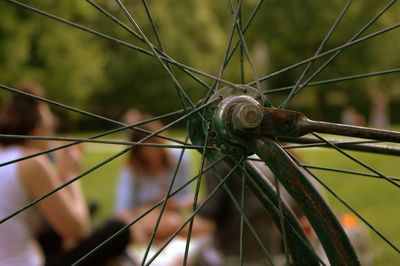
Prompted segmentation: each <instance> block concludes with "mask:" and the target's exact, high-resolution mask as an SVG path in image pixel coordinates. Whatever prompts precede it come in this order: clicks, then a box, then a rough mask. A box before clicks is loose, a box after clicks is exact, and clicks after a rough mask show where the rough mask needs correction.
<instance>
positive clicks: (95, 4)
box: [86, 0, 211, 91]
mask: <svg viewBox="0 0 400 266" xmlns="http://www.w3.org/2000/svg"><path fill="white" fill-rule="evenodd" d="M86 2H88V3H89V4H91V5H92V6H93V7H95V8H96V9H97V10H98V11H99V12H101V13H102V14H104V15H105V16H106V17H108V18H109V19H111V20H112V21H113V22H115V23H116V24H117V25H119V26H120V27H122V28H123V29H125V30H126V31H128V32H129V33H130V34H132V35H133V36H135V37H136V38H137V39H139V40H140V41H142V42H144V40H143V39H142V37H141V36H140V35H139V34H137V33H136V32H135V31H134V30H132V29H131V28H130V27H129V26H127V25H126V24H125V23H123V22H122V21H121V20H119V19H118V18H116V17H115V16H113V15H112V14H111V13H110V12H108V11H107V10H105V9H104V8H103V7H101V6H100V5H98V4H97V3H95V2H94V1H93V0H86ZM154 49H155V50H156V51H157V53H159V54H160V55H162V56H163V57H165V58H168V59H170V60H173V59H172V58H171V57H170V56H168V55H167V54H166V53H163V52H162V51H161V50H160V49H159V48H157V47H154ZM180 69H182V71H183V72H185V73H186V74H188V75H189V76H190V77H191V78H193V79H194V80H195V81H197V82H198V83H199V84H201V85H202V86H203V87H204V88H205V89H207V91H208V90H210V89H211V88H210V87H209V86H208V85H207V84H206V83H205V82H204V81H203V80H201V79H199V78H198V77H196V76H195V75H194V74H193V73H192V72H190V71H188V70H187V69H185V68H180Z"/></svg>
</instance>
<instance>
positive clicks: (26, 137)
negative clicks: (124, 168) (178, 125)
mask: <svg viewBox="0 0 400 266" xmlns="http://www.w3.org/2000/svg"><path fill="white" fill-rule="evenodd" d="M0 138H8V139H24V140H52V141H63V142H64V141H68V142H70V141H74V142H79V143H85V142H86V143H98V144H112V145H123V146H129V145H135V146H136V145H137V146H145V147H158V148H172V149H215V147H205V146H200V145H191V144H184V145H174V144H160V143H148V142H146V143H141V142H133V141H123V140H102V139H90V138H76V137H57V136H29V135H11V134H0Z"/></svg>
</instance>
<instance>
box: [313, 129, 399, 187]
mask: <svg viewBox="0 0 400 266" xmlns="http://www.w3.org/2000/svg"><path fill="white" fill-rule="evenodd" d="M313 135H314V136H315V137H317V138H318V139H320V140H321V141H323V142H325V143H326V144H329V146H331V147H332V148H334V149H335V150H337V151H338V152H340V153H341V154H343V155H344V156H346V157H347V158H349V159H350V160H352V161H353V162H355V163H357V164H359V165H361V166H362V167H364V168H365V169H367V170H369V171H371V172H373V173H374V174H376V175H378V176H380V177H381V178H383V179H385V180H387V181H388V182H389V183H391V184H393V185H394V186H396V187H397V188H400V184H397V183H396V182H394V181H393V180H391V179H390V178H388V177H387V176H385V175H383V174H381V173H380V172H378V171H377V170H375V169H373V168H372V167H370V166H369V165H367V164H365V163H363V162H362V161H360V160H359V159H357V158H355V157H354V156H352V155H350V154H348V153H347V152H345V151H344V150H343V149H341V148H340V147H338V146H337V145H336V144H334V143H332V142H330V141H329V140H327V139H325V138H323V137H321V136H320V135H318V134H316V133H313Z"/></svg>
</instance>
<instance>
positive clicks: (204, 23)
mask: <svg viewBox="0 0 400 266" xmlns="http://www.w3.org/2000/svg"><path fill="white" fill-rule="evenodd" d="M24 2H26V3H29V4H32V5H34V6H37V7H38V8H40V9H42V10H45V11H48V12H49V13H52V14H55V15H57V16H60V17H62V18H65V19H68V20H70V21H73V22H75V23H78V24H80V25H83V26H86V27H89V28H91V29H94V30H96V31H99V32H101V33H104V34H107V35H110V36H113V37H115V38H118V39H121V40H124V41H126V42H128V43H132V44H134V45H137V46H139V47H142V48H146V46H145V45H144V44H143V43H141V42H140V41H138V40H137V39H135V37H134V36H132V35H130V34H129V33H128V32H126V31H125V30H124V29H122V28H121V27H119V26H118V25H116V24H115V23H114V22H112V21H111V20H110V19H108V18H107V17H105V16H104V15H103V14H101V13H99V11H98V10H96V9H95V8H94V7H93V6H91V5H90V4H89V3H87V2H86V1H64V0H62V1H51V0H42V1H40V2H38V1H24ZM96 2H97V3H98V4H100V5H101V6H103V7H104V8H106V9H107V10H108V11H110V12H111V13H112V14H113V15H115V16H116V17H118V18H120V19H121V20H122V21H124V22H125V23H126V24H128V25H129V21H127V20H126V18H125V17H124V16H123V15H122V14H121V11H120V10H119V9H118V6H117V5H116V4H115V2H114V1H112V0H99V1H96ZM258 2H259V1H257V0H246V1H244V2H243V14H242V16H243V21H244V22H243V23H245V22H246V21H247V18H248V17H249V16H250V14H251V12H252V11H253V9H254V8H255V7H256V5H257V4H258ZM346 2H347V1H342V0H341V1H318V0H303V1H293V0H281V1H278V0H269V1H264V3H263V4H262V5H261V8H260V10H259V11H258V13H257V15H256V17H255V19H254V21H253V23H252V25H251V26H250V27H249V30H248V31H247V32H246V34H245V37H246V41H247V45H248V48H249V50H250V53H251V54H252V56H253V61H254V64H255V67H256V69H257V73H258V76H260V77H261V76H265V75H267V74H269V73H273V72H274V71H277V70H280V69H282V68H284V67H287V66H290V65H292V64H294V63H296V62H299V61H301V60H304V59H307V58H309V57H311V56H312V55H313V54H314V53H315V51H316V50H317V48H318V46H319V44H320V43H321V41H322V39H323V38H324V36H325V34H326V32H327V31H328V30H329V28H330V27H331V25H332V24H333V22H334V21H335V19H336V18H337V16H338V14H339V13H340V10H341V9H342V8H343V6H344V5H345V4H346ZM126 3H127V7H128V8H129V9H130V10H131V11H133V16H134V17H135V19H136V20H137V22H138V24H139V25H140V26H141V28H142V30H143V32H144V33H145V34H146V35H147V36H148V38H149V39H150V41H151V42H152V43H157V39H156V38H155V36H154V34H153V32H152V29H151V26H150V24H149V22H148V18H147V16H146V12H145V10H144V8H143V5H142V2H141V1H139V0H134V1H126ZM148 4H149V6H150V9H151V11H152V15H153V18H154V20H155V23H156V25H157V29H158V32H159V34H160V37H161V39H162V42H163V45H164V48H165V50H166V52H167V54H168V55H170V56H171V57H172V58H174V59H176V60H177V61H179V62H182V63H184V64H186V65H189V66H191V67H194V68H197V69H200V70H202V71H204V72H207V73H210V74H212V75H217V74H218V71H219V68H220V65H221V62H222V60H223V56H224V52H225V49H226V43H227V40H228V37H229V34H230V31H231V27H232V14H231V10H230V7H229V4H228V1H213V0H186V1H184V3H182V1H178V0H163V1H157V0H152V1H148ZM386 4H387V2H386V1H374V0H364V1H354V3H353V4H352V6H351V8H350V9H349V11H348V12H347V14H346V15H345V16H344V18H343V20H342V22H341V23H340V25H339V27H338V28H337V30H336V31H335V32H334V34H333V35H332V37H331V38H330V39H329V41H328V43H327V45H326V48H325V50H329V49H332V48H335V47H337V46H340V45H342V44H344V43H345V42H347V41H348V40H349V39H350V38H351V37H352V36H353V35H354V34H355V33H356V32H358V31H359V29H361V28H362V27H363V26H364V25H365V24H366V23H367V22H368V21H369V20H370V19H371V18H372V17H373V16H375V15H376V14H377V13H378V12H379V11H380V10H381V9H382V8H383V7H384V6H385V5H386ZM399 22H400V5H399V4H397V5H394V6H393V7H392V8H391V9H390V10H389V11H388V12H386V13H385V14H384V15H383V16H382V17H381V18H380V19H379V20H378V21H376V22H375V23H374V24H373V25H372V26H371V27H370V28H369V29H368V30H367V31H366V32H365V33H364V34H363V35H362V36H366V35H368V34H370V33H373V32H375V31H378V30H381V29H383V28H385V27H389V26H392V25H394V24H396V23H399ZM234 40H237V37H235V38H234ZM399 47H400V37H399V32H398V30H397V31H396V30H395V31H391V32H388V33H385V34H382V35H380V36H378V37H375V38H372V39H370V40H367V41H365V42H362V43H360V44H357V45H354V46H352V47H349V48H348V49H346V50H345V51H344V52H343V53H342V54H341V55H340V56H339V57H338V58H337V59H336V60H334V62H333V63H331V64H330V65H329V66H328V67H327V68H326V69H325V70H324V71H323V72H322V73H321V74H320V75H318V77H316V79H315V80H314V81H323V80H329V79H335V78H341V77H346V76H352V75H357V74H364V73H371V72H376V71H384V70H391V69H396V68H397V71H394V72H397V73H398V72H399V66H400V56H399ZM239 61H240V60H239V56H238V54H235V56H234V57H233V59H232V61H231V63H230V64H229V66H228V67H227V69H226V71H225V73H224V76H223V78H224V79H226V80H229V81H232V82H236V83H238V82H240V71H239V69H240V68H239ZM324 62H325V61H324V60H318V61H316V62H315V63H314V64H313V67H312V69H311V71H310V73H312V72H313V71H315V70H317V69H318V67H320V66H321V65H322V64H323V63H324ZM303 69H304V68H302V67H300V68H297V69H294V70H292V71H288V72H285V73H284V74H281V75H278V76H276V77H274V78H272V79H269V80H268V81H267V82H263V83H262V86H263V88H264V89H265V90H270V89H276V88H281V87H285V86H291V85H293V84H295V83H296V81H297V79H298V77H299V76H300V75H301V73H302V71H303ZM174 73H175V74H176V77H177V79H178V80H179V82H180V83H181V84H182V87H183V88H184V89H185V91H186V92H187V93H188V95H189V96H190V97H191V98H192V99H193V102H197V101H198V100H200V99H201V98H203V97H204V95H205V91H204V89H203V88H201V86H200V85H198V83H196V82H193V80H192V79H191V78H190V77H188V76H187V75H186V74H185V73H183V72H182V71H180V70H178V69H176V71H174ZM203 79H204V78H203ZM25 80H27V81H35V82H38V83H40V84H42V85H43V86H44V87H45V88H46V92H47V95H48V98H50V99H52V100H55V101H58V102H62V103H65V104H68V105H72V106H75V107H79V108H80V109H83V110H87V111H89V112H93V113H96V114H99V115H102V116H106V117H109V118H112V119H117V120H120V118H121V116H122V114H123V113H124V112H125V111H126V110H127V109H128V108H130V107H135V108H137V109H139V110H140V111H141V112H144V113H149V114H152V115H159V114H163V113H167V112H171V111H175V110H177V109H179V108H181V104H180V102H179V98H178V97H177V95H176V91H175V89H174V87H173V84H172V82H171V80H170V78H169V77H168V76H167V75H166V74H165V73H164V71H163V69H162V68H161V67H160V65H159V63H158V62H157V61H156V60H155V59H152V58H150V57H149V56H147V55H143V54H141V53H138V52H135V51H132V50H130V49H129V48H127V47H123V46H120V45H117V44H114V43H111V42H108V41H106V40H102V39H101V38H99V37H96V36H93V35H91V34H89V33H87V32H83V31H80V30H78V29H75V28H72V27H68V26H66V25H63V24H60V23H58V22H55V21H53V20H51V19H49V18H45V17H42V16H40V15H38V14H34V13H33V12H29V11H26V10H24V9H22V8H18V7H16V6H14V5H12V4H9V3H6V2H5V1H1V2H0V81H1V83H2V84H6V85H10V86H12V85H14V84H16V83H18V82H21V81H25ZM204 80H205V81H206V83H208V84H210V83H211V81H210V80H206V79H204ZM245 80H246V82H251V81H253V78H252V72H251V69H250V67H249V66H248V65H246V66H245ZM0 93H1V95H2V97H1V101H4V99H5V98H7V97H8V94H9V93H8V92H3V91H0ZM285 96H287V92H281V93H274V94H271V95H270V97H271V99H272V102H273V103H274V104H276V105H277V104H279V103H280V102H281V101H282V100H283V99H284V98H285ZM166 99H168V100H166ZM289 108H290V109H295V110H299V111H302V112H304V113H305V114H306V115H307V116H309V117H310V118H312V119H319V120H325V121H333V122H340V121H344V120H345V121H348V120H346V110H347V113H350V117H351V118H350V120H351V119H353V120H351V121H353V122H352V123H354V124H359V125H371V126H375V127H381V128H394V129H396V128H397V129H398V128H399V125H400V78H399V75H398V74H396V73H392V74H388V75H384V76H377V77H369V78H363V79H356V80H351V81H344V82H336V83H330V84H326V85H320V86H310V87H307V88H305V89H304V90H303V91H302V92H301V93H300V94H299V95H297V96H296V97H295V98H294V99H293V100H292V101H291V103H290V104H289ZM349 108H350V111H349ZM351 110H353V111H351ZM54 112H56V113H57V115H58V117H59V119H60V121H62V123H60V134H64V135H65V134H71V135H74V136H90V135H91V134H92V133H93V132H100V131H105V130H107V129H110V128H112V127H113V125H112V124H110V123H106V122H104V121H101V120H96V119H92V118H88V117H85V116H82V115H79V114H76V113H73V112H68V111H65V110H63V109H60V108H54ZM352 112H355V113H356V118H354V117H355V116H354V114H353V115H352V114H351V113H352ZM348 116H349V115H348ZM355 119H356V120H355ZM357 119H358V120H357ZM354 121H356V122H354ZM164 122H166V121H164ZM184 128H185V124H184V123H182V124H180V125H179V127H176V128H174V130H173V131H172V132H171V134H172V135H175V136H178V137H183V135H184ZM121 137H123V136H121ZM117 149H118V147H117V148H115V149H114V148H112V147H109V146H107V145H106V146H102V145H87V148H86V157H85V166H87V167H89V166H91V165H94V164H96V162H99V161H100V160H101V159H105V158H107V156H110V155H111V154H112V153H113V152H114V150H115V151H116V150H117ZM303 154H304V158H305V159H306V160H307V162H309V163H314V164H320V165H325V166H326V165H329V166H331V167H340V168H350V169H355V170H357V169H359V166H356V165H354V163H352V162H348V161H347V160H346V159H344V158H342V157H340V156H338V155H337V153H335V152H333V151H326V150H322V149H314V150H310V151H307V152H304V153H303ZM354 154H356V155H357V156H362V157H361V158H362V159H363V160H364V161H366V162H369V163H371V164H372V165H373V166H374V167H377V168H380V169H382V171H384V173H385V174H387V175H396V174H398V172H399V170H400V169H398V167H397V168H395V167H394V166H396V165H399V160H398V158H393V157H387V156H386V157H385V156H380V157H379V158H378V159H377V157H378V156H372V155H365V154H363V155H360V154H358V153H354ZM332 158H334V159H332ZM120 164H121V162H120V161H118V160H117V161H115V162H112V163H111V164H109V165H107V166H106V167H104V169H103V171H100V172H98V173H94V174H91V175H90V176H88V177H87V178H85V181H84V184H85V188H86V190H85V191H86V193H87V195H88V197H89V198H93V199H95V200H97V201H100V202H101V204H102V209H101V213H102V214H101V215H106V214H107V213H110V212H111V208H112V199H113V197H114V194H113V193H114V190H111V189H109V188H110V187H114V186H115V180H116V175H115V172H116V171H117V170H116V169H118V167H119V165H120ZM193 173H196V170H195V169H193ZM318 173H319V174H320V175H322V174H323V176H324V178H325V179H326V182H327V183H328V184H330V185H331V186H333V187H335V188H336V189H337V191H338V193H339V194H341V195H343V197H344V198H347V199H348V200H349V202H351V203H353V204H354V206H355V207H356V208H357V209H358V210H359V211H360V212H361V213H362V214H363V215H365V216H366V218H367V219H368V220H370V221H371V223H372V224H375V225H377V227H378V228H379V229H381V230H382V231H383V232H384V233H385V234H386V235H388V236H389V237H390V238H391V239H392V240H393V241H394V243H397V244H399V243H400V231H399V230H398V229H399V222H398V221H399V218H400V209H399V206H398V202H399V201H398V200H399V197H398V191H396V190H395V188H393V187H390V185H386V184H382V182H381V181H370V182H364V180H365V179H363V178H358V177H351V176H350V177H351V178H346V177H337V174H326V172H318ZM335 177H336V178H335ZM325 179H324V180H325ZM371 193H373V195H374V197H373V198H371V197H368V196H369V195H371ZM363 196H364V197H363ZM332 204H333V205H334V206H336V208H337V209H343V208H342V207H341V205H340V204H339V203H337V202H335V201H334V200H332ZM343 210H344V209H343ZM373 239H374V252H375V254H376V256H375V257H376V263H377V265H396V261H397V262H399V256H398V254H396V253H395V252H394V251H393V250H391V249H390V248H388V247H387V246H386V244H385V243H383V242H382V241H381V240H379V238H376V237H375V236H373ZM375 242H376V244H375Z"/></svg>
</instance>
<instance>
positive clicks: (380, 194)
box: [83, 144, 400, 266]
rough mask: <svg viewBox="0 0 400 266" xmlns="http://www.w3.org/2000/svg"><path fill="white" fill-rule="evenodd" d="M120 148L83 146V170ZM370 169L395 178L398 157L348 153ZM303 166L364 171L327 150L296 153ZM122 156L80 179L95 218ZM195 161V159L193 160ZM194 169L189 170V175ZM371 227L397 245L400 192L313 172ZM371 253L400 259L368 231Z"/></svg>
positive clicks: (382, 259)
mask: <svg viewBox="0 0 400 266" xmlns="http://www.w3.org/2000/svg"><path fill="white" fill-rule="evenodd" d="M121 149H122V147H114V148H110V146H109V145H94V144H88V145H86V155H85V157H84V167H85V169H87V168H89V167H91V166H94V165H95V164H96V163H99V162H100V161H102V160H104V159H106V158H108V157H110V156H112V155H113V154H115V153H117V152H118V151H120V150H121ZM351 154H353V155H355V156H357V158H359V159H361V160H362V161H363V162H365V163H367V164H369V165H370V166H371V167H373V168H375V169H377V170H380V171H382V173H383V174H385V175H389V176H398V172H399V170H400V158H396V157H391V156H383V155H382V156H381V155H371V154H365V153H351ZM298 155H299V156H300V157H301V158H302V160H303V161H304V162H306V163H307V164H313V165H319V166H326V167H334V168H341V169H348V170H357V171H363V172H368V171H367V170H364V169H362V168H361V167H360V166H358V165H357V164H355V163H354V162H352V161H350V160H349V159H347V158H345V157H344V156H342V155H340V154H338V153H337V152H335V151H331V150H328V149H309V150H303V151H301V152H299V153H298ZM123 160H124V157H123V156H122V157H121V158H118V159H116V160H115V161H112V162H110V163H109V164H107V165H106V166H104V167H102V168H100V169H98V170H96V171H95V172H93V173H91V174H90V175H88V176H86V177H85V178H84V179H83V186H84V191H85V193H86V196H87V199H89V200H93V201H96V202H98V203H100V205H101V208H100V212H99V214H98V219H102V218H105V217H107V216H109V215H111V214H112V213H113V199H114V196H115V188H116V180H117V175H118V169H119V168H120V167H121V165H122V163H123ZM195 161H198V157H197V158H196V159H195ZM195 173H196V170H195V169H193V175H195ZM314 173H315V174H317V176H319V177H320V178H321V180H323V182H324V183H325V184H326V185H328V186H329V187H330V188H332V189H334V191H335V192H336V193H337V194H338V195H339V196H340V197H341V198H343V199H344V200H346V201H347V202H348V203H349V204H350V205H351V206H352V207H354V208H355V209H356V210H357V211H358V212H359V213H360V214H361V215H362V216H363V217H365V218H366V219H367V220H368V221H369V222H370V223H371V224H372V225H373V226H374V227H375V228H377V229H378V230H379V231H380V232H382V233H383V234H384V235H385V236H386V237H388V238H389V239H390V240H391V241H392V242H393V243H394V244H395V245H397V246H399V245H400V228H399V225H400V206H399V203H400V193H399V190H398V189H397V188H396V187H394V186H393V185H391V184H389V183H388V182H387V181H384V180H378V179H372V178H368V177H359V176H354V175H347V174H338V173H332V172H327V171H320V170H318V171H314ZM326 194H327V196H328V200H329V202H330V204H331V205H332V206H333V208H334V209H335V211H336V212H337V213H345V212H347V213H348V212H349V210H347V209H346V208H345V207H344V206H343V205H342V204H341V203H340V202H338V201H337V200H336V199H335V198H333V197H332V196H331V195H329V193H328V192H326ZM370 234H371V237H372V241H373V249H374V254H375V262H376V264H375V265H385V266H386V265H399V261H400V256H399V254H397V253H396V251H394V250H393V249H391V248H390V247H389V246H388V245H387V244H386V243H385V242H383V241H382V240H381V239H380V238H379V237H377V236H376V235H375V234H374V233H373V232H370Z"/></svg>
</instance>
